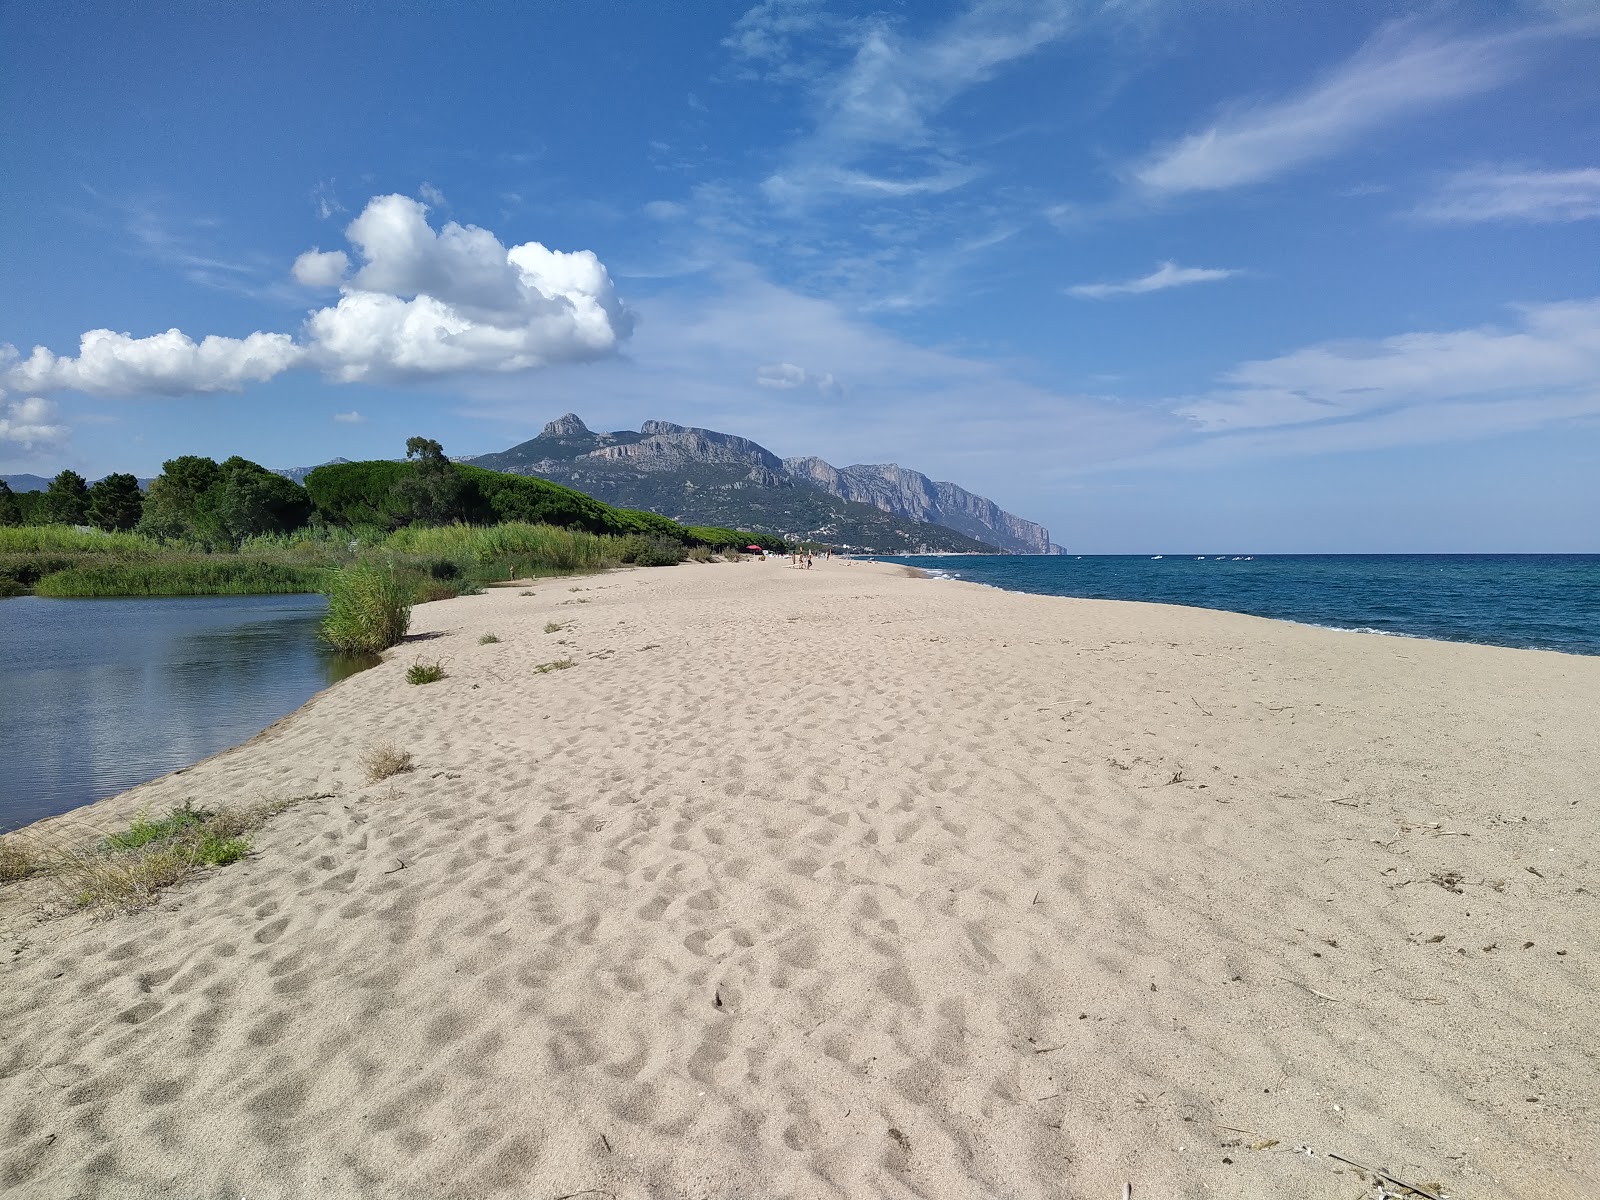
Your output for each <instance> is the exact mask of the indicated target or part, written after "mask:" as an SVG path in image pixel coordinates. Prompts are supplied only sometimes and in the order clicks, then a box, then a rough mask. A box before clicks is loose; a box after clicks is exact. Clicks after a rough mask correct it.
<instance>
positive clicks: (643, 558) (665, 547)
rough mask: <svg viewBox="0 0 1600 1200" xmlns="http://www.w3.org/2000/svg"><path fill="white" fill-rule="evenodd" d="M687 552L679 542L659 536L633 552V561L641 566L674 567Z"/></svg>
mask: <svg viewBox="0 0 1600 1200" xmlns="http://www.w3.org/2000/svg"><path fill="white" fill-rule="evenodd" d="M687 553H688V552H687V551H686V550H685V549H684V548H683V546H682V544H681V543H678V542H669V541H667V540H666V539H665V538H659V539H657V540H655V541H653V542H650V543H649V544H648V545H646V546H645V547H644V548H643V549H641V550H640V551H639V552H638V553H637V554H635V555H634V558H633V561H634V563H635V564H637V565H638V566H641V567H675V566H677V565H678V564H679V563H681V562H682V561H683V560H684V556H685V555H686V554H687Z"/></svg>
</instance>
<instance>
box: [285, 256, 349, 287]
mask: <svg viewBox="0 0 1600 1200" xmlns="http://www.w3.org/2000/svg"><path fill="white" fill-rule="evenodd" d="M349 269H350V258H349V256H348V255H346V254H345V252H344V251H343V250H327V251H324V250H318V249H315V248H313V249H310V250H307V251H306V252H305V253H304V254H302V255H301V256H300V257H299V258H297V259H295V260H294V267H293V268H292V273H293V275H294V278H295V282H296V283H299V284H303V285H305V286H306V287H313V288H332V287H338V286H339V285H340V284H341V283H343V282H344V274H345V272H346V271H348V270H349Z"/></svg>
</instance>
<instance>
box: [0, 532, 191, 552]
mask: <svg viewBox="0 0 1600 1200" xmlns="http://www.w3.org/2000/svg"><path fill="white" fill-rule="evenodd" d="M168 550H169V548H168V547H166V546H164V545H162V544H161V543H160V542H158V541H156V539H155V538H149V537H145V536H144V535H143V534H138V533H100V532H97V531H92V532H89V533H80V532H79V531H78V530H77V529H75V528H74V527H73V526H71V525H13V526H3V525H0V554H41V553H57V554H59V553H72V554H98V555H116V556H118V557H120V558H155V557H156V556H157V555H159V554H164V553H167V552H168Z"/></svg>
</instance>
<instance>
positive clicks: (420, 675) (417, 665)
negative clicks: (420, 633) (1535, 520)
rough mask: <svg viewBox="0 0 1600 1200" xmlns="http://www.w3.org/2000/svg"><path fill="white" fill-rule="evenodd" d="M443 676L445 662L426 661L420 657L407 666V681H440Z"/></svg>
mask: <svg viewBox="0 0 1600 1200" xmlns="http://www.w3.org/2000/svg"><path fill="white" fill-rule="evenodd" d="M443 678H444V664H443V663H442V662H431V663H425V662H423V661H422V660H421V659H420V658H419V659H417V661H416V662H414V663H412V664H411V665H410V666H409V667H407V668H406V682H407V683H415V684H423V683H438V682H439V680H441V679H443Z"/></svg>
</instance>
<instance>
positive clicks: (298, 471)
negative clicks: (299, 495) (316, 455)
mask: <svg viewBox="0 0 1600 1200" xmlns="http://www.w3.org/2000/svg"><path fill="white" fill-rule="evenodd" d="M349 461H350V460H349V459H348V458H330V459H329V460H328V461H327V462H325V463H318V464H317V467H337V466H340V465H342V464H344V463H347V462H349ZM317 467H274V468H273V469H272V473H273V474H274V475H282V476H283V477H284V478H285V479H292V480H294V481H295V482H296V483H299V484H303V483H305V481H306V476H307V475H309V474H311V472H313V471H315V470H316V469H317Z"/></svg>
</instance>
